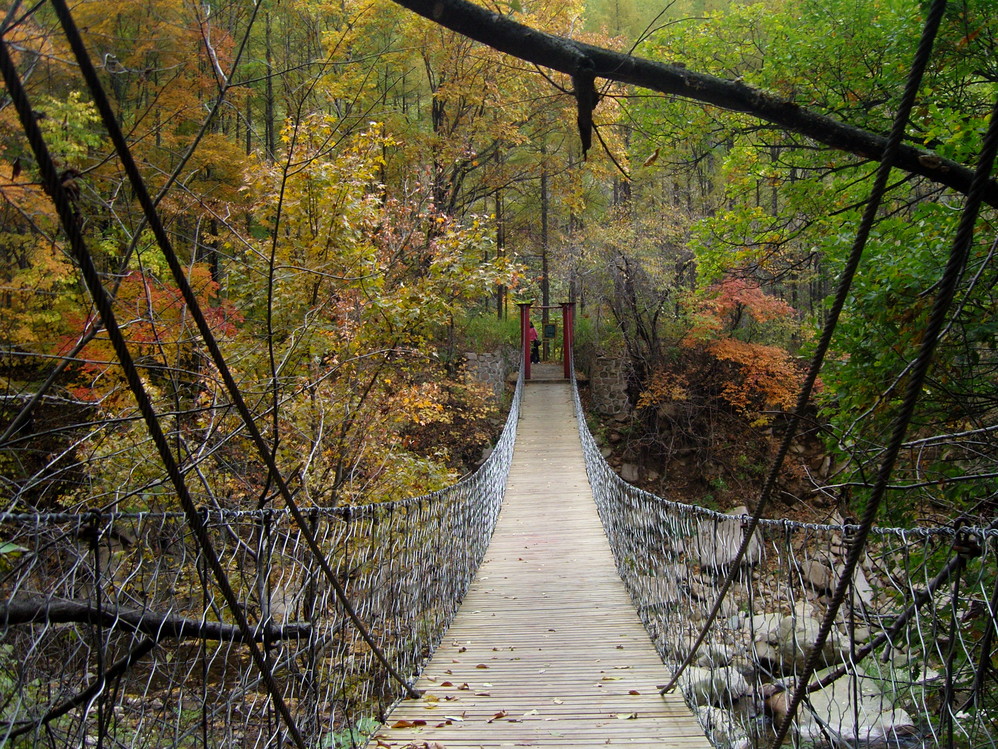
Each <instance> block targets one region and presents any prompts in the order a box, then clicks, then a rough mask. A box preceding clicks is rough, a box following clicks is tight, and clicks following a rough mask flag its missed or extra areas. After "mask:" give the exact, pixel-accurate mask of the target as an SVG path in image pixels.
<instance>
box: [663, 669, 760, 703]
mask: <svg viewBox="0 0 998 749" xmlns="http://www.w3.org/2000/svg"><path fill="white" fill-rule="evenodd" d="M679 686H680V688H681V689H682V690H683V694H684V695H686V699H688V700H689V701H690V702H692V703H693V704H695V705H701V706H703V705H712V706H714V707H726V706H728V705H730V704H731V703H732V702H734V701H736V700H737V699H738V698H739V697H741V696H742V695H745V694H748V693H749V691H750V687H749V683H748V681H747V680H746V679H745V677H744V676H742V675H741V674H740V673H738V671H736V670H735V669H733V668H727V667H725V668H711V669H708V668H700V667H699V666H690V667H689V668H687V669H686V670H685V671H684V672H683V675H682V676H681V677H680V679H679Z"/></svg>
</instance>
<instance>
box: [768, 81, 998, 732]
mask: <svg viewBox="0 0 998 749" xmlns="http://www.w3.org/2000/svg"><path fill="white" fill-rule="evenodd" d="M996 153H998V100H996V101H995V105H994V107H993V109H992V111H991V119H990V122H989V124H988V130H987V132H986V133H985V135H984V139H983V141H982V143H981V152H980V155H979V157H978V162H977V168H976V170H975V172H974V177H973V180H972V182H971V186H970V190H968V192H967V200H966V203H965V204H964V208H963V212H962V214H961V216H960V223H959V225H958V227H957V230H956V233H955V234H954V237H953V245H952V247H951V249H950V255H949V259H948V261H947V263H946V268H945V269H944V271H943V275H942V277H941V278H940V280H939V283H938V284H937V293H936V298H935V300H934V302H933V305H932V311H931V312H930V314H929V319H928V321H927V323H926V325H925V328H924V329H923V338H922V342H921V345H920V346H919V350H918V354H917V356H916V358H915V361H914V364H913V366H912V368H911V373H910V379H909V380H908V385H907V387H906V389H905V395H904V399H903V401H902V403H901V406H900V409H899V411H898V414H897V416H896V417H895V420H894V426H893V428H892V430H891V438H890V441H889V442H888V444H887V447H886V450H885V451H884V455H883V457H882V459H881V463H880V466H879V467H878V470H877V476H876V480H875V482H874V485H873V488H872V490H871V492H870V497H869V499H868V500H867V506H866V508H865V511H864V514H863V517H862V519H861V521H860V524H859V528H858V530H857V532H856V536H855V538H854V539H853V543H852V545H851V546H850V547H849V554H848V556H847V558H846V560H845V564H844V566H843V568H842V571H841V573H840V575H839V578H838V581H837V583H836V586H835V590H834V592H833V594H832V598H831V601H830V603H829V606H828V610H827V611H826V613H825V617H824V619H823V620H822V622H821V626H820V627H819V629H818V635H817V637H816V638H815V641H814V643H813V644H812V646H811V650H810V651H809V652H808V657H807V660H806V662H805V664H804V669H803V673H802V674H800V676H799V680H798V683H797V685H796V688H795V689H794V694H793V697H792V698H791V701H790V704H789V705H788V707H787V713H786V716H785V717H784V719H783V720H782V721H781V723H780V725H779V727H778V728H777V732H776V736H775V738H774V739H773V743H772V744H771V749H778V747H779V746H780V744H781V743H782V742H783V739H784V737H786V735H787V731H788V730H789V728H790V723H791V721H792V720H793V717H794V714H795V712H796V711H797V707H798V706H799V705H800V702H801V700H802V699H803V698H804V695H805V694H806V693H807V691H808V679H810V678H811V675H812V674H813V673H814V671H815V669H816V668H817V666H818V660H819V657H820V655H821V650H822V648H823V647H824V644H825V642H826V640H827V639H828V636H829V634H830V633H831V630H832V626H833V625H834V623H835V617H836V615H837V614H838V610H839V608H840V607H841V605H842V603H843V601H844V600H845V598H846V595H847V593H848V591H849V586H850V585H851V584H852V576H853V574H854V572H855V570H856V567H857V566H858V565H859V559H860V557H861V556H862V553H863V550H864V547H865V545H866V539H867V537H868V536H869V534H870V529H871V528H872V526H873V521H874V520H875V518H876V515H877V511H878V510H879V508H880V503H881V501H882V500H883V498H884V495H885V494H886V493H887V488H888V485H889V483H890V477H891V474H892V473H893V471H894V465H895V463H896V462H897V457H898V455H899V454H900V451H901V445H902V443H903V442H904V437H905V434H906V433H907V431H908V426H909V424H910V423H911V419H912V417H913V416H914V413H915V406H916V404H917V403H918V398H919V396H920V395H921V391H922V386H923V384H924V383H925V379H926V377H927V375H928V371H929V367H930V365H931V364H932V359H933V355H934V353H935V349H936V345H937V344H938V342H939V338H940V332H941V331H942V329H943V326H944V324H945V322H946V316H947V314H948V312H949V309H950V307H951V306H952V304H953V299H954V297H955V296H956V287H957V284H958V283H959V281H960V278H961V277H962V276H963V272H964V269H965V268H966V265H967V259H968V257H969V255H970V248H971V245H972V244H973V239H974V227H975V225H976V224H977V217H978V215H979V213H980V209H981V205H982V204H983V197H984V190H985V187H986V185H987V183H988V180H989V178H990V175H991V171H992V167H993V165H994V160H995V155H996ZM959 569H960V567H959V566H957V567H955V568H954V571H958V570H959Z"/></svg>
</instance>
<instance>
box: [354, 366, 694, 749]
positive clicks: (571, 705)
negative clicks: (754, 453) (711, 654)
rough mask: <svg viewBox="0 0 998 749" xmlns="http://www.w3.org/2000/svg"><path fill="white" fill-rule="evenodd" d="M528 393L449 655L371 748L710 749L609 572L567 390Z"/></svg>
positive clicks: (531, 387) (441, 653) (538, 385)
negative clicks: (661, 689)
mask: <svg viewBox="0 0 998 749" xmlns="http://www.w3.org/2000/svg"><path fill="white" fill-rule="evenodd" d="M538 375H539V376H538V378H537V380H535V381H532V382H531V383H529V384H528V385H527V387H526V390H525V393H524V400H523V410H522V416H521V421H520V425H519V429H518V433H517V439H516V448H515V455H514V459H513V465H512V468H511V470H510V476H509V482H508V485H507V492H506V499H505V502H504V504H503V509H502V513H501V515H500V518H499V524H498V526H497V528H496V532H495V536H494V537H493V540H492V544H491V546H490V547H489V550H488V553H487V555H486V558H485V561H484V563H483V565H482V567H481V569H480V570H479V573H478V576H477V577H476V579H475V581H474V582H473V583H472V586H471V589H470V590H469V592H468V595H467V596H466V598H465V600H464V602H463V604H462V606H461V610H460V611H459V612H458V614H457V617H456V618H455V620H454V623H453V624H452V626H451V628H450V630H449V631H448V633H447V635H446V636H445V638H444V641H443V643H442V644H441V646H440V648H439V649H438V650H437V652H436V654H435V655H434V657H433V660H432V662H431V663H430V664H429V666H428V667H427V668H426V670H425V672H424V673H423V675H422V677H421V679H420V680H419V682H418V685H417V686H418V688H419V689H421V690H424V696H423V698H422V699H419V700H405V701H404V702H402V703H400V704H399V705H398V707H397V708H396V709H395V711H394V712H393V713H392V715H391V716H390V718H389V720H388V723H387V724H386V725H385V726H384V727H383V728H382V729H381V731H380V732H379V733H378V734H376V736H375V737H374V738H373V739H372V740H371V742H370V744H369V747H381V749H424V748H426V749H441V748H443V749H471V748H479V747H481V748H482V749H490V748H492V747H521V746H537V747H585V746H629V747H648V748H649V749H650V748H651V747H655V748H656V749H709V748H710V743H709V742H708V741H707V739H706V738H705V737H704V734H703V731H702V730H701V729H700V727H699V725H698V724H697V721H696V719H695V718H694V717H693V715H692V713H691V712H690V711H689V709H688V708H687V706H686V704H685V703H684V702H683V699H682V697H680V696H678V695H668V696H666V697H662V696H660V695H659V694H658V690H657V689H656V685H659V684H664V683H665V682H667V681H668V680H669V673H668V671H667V670H666V668H665V667H664V666H663V665H662V663H661V661H660V660H659V658H658V655H657V654H656V652H655V649H654V647H653V646H652V643H651V641H650V639H649V637H648V635H647V633H646V632H645V629H644V627H643V626H642V624H641V622H640V620H639V619H638V616H637V614H636V613H635V611H634V608H633V606H632V605H631V601H630V599H629V597H628V595H627V593H626V591H625V589H624V586H623V584H622V583H621V581H620V578H619V577H618V576H617V573H616V570H615V568H614V563H613V558H612V555H611V552H610V548H609V545H608V544H607V541H606V538H605V536H604V534H603V529H602V526H601V525H600V521H599V517H598V516H597V513H596V508H595V505H594V504H593V500H592V494H591V491H590V488H589V483H588V480H587V478H586V470H585V464H584V462H583V457H582V448H581V445H580V442H579V436H578V431H577V426H576V422H575V415H574V412H573V406H572V398H571V391H570V385H569V384H568V383H566V382H565V381H561V382H550V381H542V380H543V378H544V373H543V372H539V373H538Z"/></svg>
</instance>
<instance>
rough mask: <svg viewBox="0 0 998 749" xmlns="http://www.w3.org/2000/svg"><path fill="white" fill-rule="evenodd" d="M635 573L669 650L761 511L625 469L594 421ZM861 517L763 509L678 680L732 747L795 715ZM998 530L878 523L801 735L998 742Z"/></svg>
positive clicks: (870, 742)
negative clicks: (653, 487) (686, 498)
mask: <svg viewBox="0 0 998 749" xmlns="http://www.w3.org/2000/svg"><path fill="white" fill-rule="evenodd" d="M575 397H576V408H577V413H578V415H579V421H580V432H581V434H582V440H583V447H584V452H585V457H586V466H587V471H588V473H589V479H590V483H591V485H592V488H593V494H594V496H595V498H596V502H597V505H598V507H599V513H600V516H601V518H602V521H603V524H604V526H605V528H606V532H607V535H608V537H609V539H610V543H611V546H612V548H613V551H614V555H615V558H616V563H617V567H618V570H619V572H620V574H621V576H622V577H623V579H624V582H625V584H626V585H627V588H628V590H629V591H630V594H631V597H632V599H633V601H634V603H635V606H636V607H637V609H638V611H639V613H640V615H641V617H642V620H643V621H644V623H645V626H646V627H647V629H648V632H649V634H650V636H651V638H652V639H653V641H654V643H655V645H656V647H657V649H658V651H659V654H660V655H661V657H662V659H663V661H664V662H665V663H666V664H667V665H670V666H673V667H676V666H678V664H680V663H681V662H682V661H683V660H684V659H685V658H686V656H687V654H688V652H689V650H690V648H691V646H692V645H693V644H694V643H695V642H696V640H697V637H698V635H699V633H700V629H701V627H702V625H703V624H704V622H705V621H706V619H707V615H708V612H709V611H710V610H711V608H712V606H713V604H714V603H715V599H716V590H717V586H718V585H719V584H720V582H721V581H722V579H723V578H724V576H725V574H726V573H727V572H728V571H729V568H730V565H731V563H732V561H733V560H734V558H735V555H736V553H737V551H738V548H739V545H740V544H741V542H742V540H743V532H744V529H745V526H746V524H747V522H746V521H747V520H748V517H747V516H738V515H726V514H723V513H718V512H713V511H710V510H707V509H704V508H700V507H695V506H691V505H685V504H681V503H678V502H672V501H668V500H666V499H663V498H661V497H658V496H656V495H654V494H650V493H648V492H645V491H642V490H641V489H639V488H637V487H634V486H631V485H630V484H628V483H626V482H625V481H623V480H622V479H621V478H620V477H619V476H618V475H617V474H616V473H615V472H614V471H613V469H612V468H611V467H610V466H609V465H608V464H607V462H606V461H605V460H604V459H603V457H602V455H601V454H600V451H599V448H598V446H597V445H596V442H595V440H594V438H593V436H592V434H591V433H590V432H589V430H588V429H587V428H586V426H585V418H584V414H583V413H582V407H581V403H580V401H579V399H578V391H576V395H575ZM855 527H856V526H853V525H848V524H844V523H843V524H841V525H816V524H806V523H797V522H791V521H786V520H763V521H762V522H761V523H760V525H759V527H758V529H757V531H756V533H755V534H754V535H755V537H754V538H753V539H751V541H750V543H749V547H748V553H747V554H746V555H745V557H746V558H745V559H744V560H743V562H742V564H741V565H740V567H739V569H738V570H737V574H736V576H735V583H734V584H733V586H732V587H731V589H730V590H729V593H728V595H727V596H726V599H725V600H724V601H723V603H722V606H721V616H719V617H717V619H716V620H715V622H714V624H713V627H712V629H711V630H710V633H709V636H708V637H707V638H706V639H705V641H704V644H703V645H702V646H701V647H700V648H699V650H698V651H697V653H696V655H695V657H694V660H693V665H691V666H690V667H689V668H688V669H686V671H685V672H684V673H683V674H682V676H681V677H680V679H679V681H678V686H679V688H680V689H681V690H682V692H683V694H684V696H685V697H686V700H687V702H688V703H689V704H690V705H691V707H693V709H694V710H695V712H696V713H697V715H698V717H699V719H700V721H701V724H702V725H703V727H704V729H705V731H706V732H707V735H708V737H709V738H710V739H711V741H712V742H713V743H714V745H715V746H717V747H732V748H734V747H737V748H738V749H747V748H748V747H761V746H766V745H768V743H769V741H771V740H772V738H773V727H774V725H776V724H778V723H779V721H780V720H781V718H782V716H783V715H784V714H785V712H786V706H787V700H788V697H789V693H790V692H792V690H793V687H794V685H795V683H796V680H797V674H798V673H799V672H800V670H801V668H802V667H803V664H804V662H805V657H806V655H807V653H808V649H809V647H810V644H811V642H812V641H813V640H814V636H815V634H816V633H817V631H818V626H819V623H820V620H821V618H822V616H823V615H824V612H825V609H826V606H827V603H828V599H829V596H830V595H831V592H832V589H833V587H834V585H835V582H836V578H837V576H838V571H839V570H840V569H841V568H842V563H843V559H844V558H845V556H846V553H847V550H848V548H849V545H850V543H851V540H850V535H851V534H852V533H853V531H854V529H855ZM996 556H998V532H996V531H995V530H994V529H993V528H931V529H912V530H902V529H883V528H881V529H875V530H874V532H873V533H872V534H871V538H870V541H869V542H868V544H867V548H866V552H865V554H864V556H863V559H862V563H861V564H860V565H859V567H858V568H857V570H856V573H855V575H854V576H853V578H852V584H851V588H850V594H849V596H848V598H847V602H846V604H847V605H846V606H845V607H844V608H843V610H842V613H841V614H840V616H839V618H838V620H837V623H836V627H835V630H834V632H833V635H832V637H831V638H829V642H828V643H826V645H825V647H824V648H823V649H822V652H821V654H820V655H821V662H822V663H823V664H824V668H823V669H822V670H820V671H818V672H817V673H816V674H815V675H814V677H813V678H812V680H811V682H810V684H811V686H810V687H809V691H808V696H807V699H806V700H805V702H804V704H803V705H802V709H801V710H800V711H799V712H798V715H797V719H796V721H795V724H794V741H795V745H797V746H814V747H859V746H862V747H909V746H910V747H920V746H925V747H936V746H944V747H968V748H969V747H981V748H984V747H995V746H998V686H996V684H995V661H994V658H995V643H994V635H995V624H996V620H998V574H996V573H998V563H996V562H998V559H996Z"/></svg>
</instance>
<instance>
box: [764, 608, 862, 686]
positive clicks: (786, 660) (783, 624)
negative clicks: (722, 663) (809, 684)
mask: <svg viewBox="0 0 998 749" xmlns="http://www.w3.org/2000/svg"><path fill="white" fill-rule="evenodd" d="M750 627H751V629H750ZM820 627H821V622H820V621H819V620H818V619H817V618H816V617H814V616H812V615H810V614H809V613H807V612H806V611H805V610H804V609H803V608H800V607H799V610H798V611H795V612H794V613H793V614H757V615H756V616H753V617H752V619H751V620H750V622H747V623H746V626H745V633H746V634H749V632H751V634H752V640H753V647H754V650H755V653H756V657H757V658H758V659H759V661H760V662H766V663H767V665H768V667H770V668H772V667H776V668H777V669H778V670H782V671H784V672H788V671H791V670H792V669H794V668H800V667H802V666H803V665H804V662H805V660H806V659H807V652H808V650H809V649H810V647H811V643H812V642H814V639H815V638H816V637H817V635H818V630H819V629H820ZM848 653H849V643H848V642H846V641H845V638H844V637H842V636H841V635H840V634H839V633H838V632H837V631H836V630H834V629H833V630H832V632H831V634H830V635H829V637H828V639H827V640H826V641H825V646H824V647H823V648H822V651H821V658H822V662H823V663H824V664H825V665H827V666H832V665H836V664H838V663H841V662H842V661H843V659H844V658H845V657H846V656H847V655H848Z"/></svg>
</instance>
